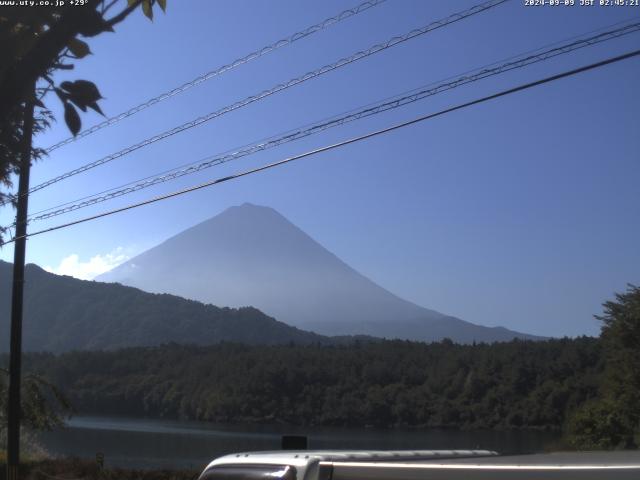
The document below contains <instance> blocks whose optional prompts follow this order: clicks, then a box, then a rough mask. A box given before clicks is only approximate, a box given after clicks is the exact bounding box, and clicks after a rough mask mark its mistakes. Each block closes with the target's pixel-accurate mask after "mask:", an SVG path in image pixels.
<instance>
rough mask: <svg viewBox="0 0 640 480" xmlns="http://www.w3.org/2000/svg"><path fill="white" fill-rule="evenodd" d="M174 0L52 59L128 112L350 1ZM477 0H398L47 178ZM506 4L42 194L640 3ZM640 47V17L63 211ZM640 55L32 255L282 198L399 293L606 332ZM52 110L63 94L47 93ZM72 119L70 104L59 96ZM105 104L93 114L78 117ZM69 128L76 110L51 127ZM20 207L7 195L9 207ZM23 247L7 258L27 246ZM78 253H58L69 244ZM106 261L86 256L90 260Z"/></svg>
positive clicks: (119, 253) (627, 234)
mask: <svg viewBox="0 0 640 480" xmlns="http://www.w3.org/2000/svg"><path fill="white" fill-rule="evenodd" d="M356 3H357V2H347V1H323V2H315V1H277V2H258V1H251V2H249V1H219V2H210V1H196V0H193V1H190V2H178V1H175V0H173V1H170V2H169V7H168V11H167V14H166V15H161V14H159V12H157V13H156V18H155V19H154V22H153V23H151V22H149V21H148V20H146V18H144V17H143V16H142V14H141V13H140V12H136V14H134V15H132V16H131V17H130V18H129V19H128V20H127V21H126V22H124V23H122V24H121V25H120V26H119V27H118V28H117V31H116V33H115V34H110V35H102V36H100V37H97V38H95V39H90V46H91V49H92V51H93V53H94V54H93V55H92V56H90V57H87V58H86V59H83V60H82V61H80V62H78V64H77V67H76V69H75V71H73V72H71V73H68V72H64V74H61V75H60V76H59V77H58V78H59V79H60V80H63V79H78V78H86V79H90V80H93V81H95V82H96V83H97V84H98V86H99V88H100V90H101V92H102V94H103V96H104V97H105V99H104V100H103V101H102V103H101V105H102V108H103V110H104V111H105V113H106V114H107V115H113V114H117V113H119V112H121V111H122V110H125V109H127V108H129V107H130V106H133V105H135V104H137V103H140V102H141V101H144V100H146V99H148V98H150V97H152V96H155V95H157V94H159V93H161V92H164V91H166V90H168V89H171V88H173V87H174V86H177V85H179V84H181V83H183V82H185V81H188V80H190V79H191V78H193V77H196V76H198V75H200V74H202V73H204V72H206V71H209V70H212V69H214V68H216V67H218V66H221V65H223V64H226V63H228V62H230V61H233V60H234V59H236V58H239V57H241V56H244V55H245V54H247V53H249V52H251V51H253V50H255V49H256V48H259V47H261V46H264V45H266V44H268V43H271V42H273V41H275V40H277V39H279V38H282V37H283V36H286V35H288V34H290V33H293V32H295V31H298V30H300V29H302V28H304V27H306V26H308V25H312V24H314V23H317V22H318V21H320V20H322V19H324V18H326V17H329V16H332V15H334V14H335V13H337V12H339V11H340V10H343V9H345V8H348V7H350V6H353V5H355V4H356ZM475 3H477V2H469V1H463V0H460V1H447V2H445V1H438V2H436V1H417V0H416V1H410V0H389V1H388V2H386V3H384V4H382V5H381V6H379V7H376V8H373V9H371V10H369V11H367V12H366V13H363V14H361V15H358V16H356V17H353V18H350V19H348V20H346V21H344V22H341V23H339V24H337V25H334V26H332V27H331V28H329V29H327V30H326V31H323V32H321V33H318V34H316V35H313V36H312V37H310V38H307V39H304V40H301V41H299V42H296V43H295V44H293V45H291V46H288V47H286V48H283V49H280V50H279V51H277V52H274V53H272V54H269V55H266V56H264V57H262V58H260V59H258V60H256V61H254V62H251V63H250V64H248V65H244V66H241V67H239V68H237V69H235V70H233V71H231V72H228V73H226V74H224V75H222V76H220V77H217V78H214V79H213V80H210V81H208V82H206V83H204V84H202V85H199V86H197V87H195V88H193V89H191V90H189V91H188V92H186V93H184V94H182V95H179V96H177V97H175V98H173V99H170V100H168V101H165V102H163V103H161V104H160V105H156V106H155V107H152V108H150V109H147V110H146V111H144V112H142V113H140V114H138V115H136V116H134V117H132V118H130V119H127V120H124V121H122V122H120V123H119V124H118V125H116V126H114V127H112V128H108V129H104V130H102V131H100V132H99V133H96V134H94V135H92V136H90V137H87V138H85V139H81V140H79V141H78V142H75V143H74V144H72V145H68V146H65V147H63V148H60V149H58V150H56V151H55V152H53V153H52V154H51V156H50V157H49V158H47V159H45V160H44V161H42V162H40V163H38V164H36V165H35V166H34V168H33V170H32V182H31V184H32V185H35V184H37V183H40V182H42V181H44V180H47V179H49V178H51V177H53V176H56V175H59V174H61V173H63V172H66V171H68V170H70V169H72V168H74V167H77V166H79V165H82V164H84V163H87V162H89V161H92V160H96V159H98V158H100V157H102V156H104V155H106V154H109V153H111V152H114V151H117V150H119V149H121V148H124V147H126V146H128V145H131V144H133V143H136V142H138V141H140V140H142V139H144V138H147V137H149V136H151V135H154V134H156V133H159V132H161V131H164V130H166V129H168V128H171V127H173V126H175V125H178V124H180V123H182V122H184V121H187V120H190V119H192V118H194V117H196V116H200V115H203V114H205V113H208V112H210V111H213V110H217V109H218V108H221V107H224V106H225V105H228V104H231V103H233V102H235V101H237V100H240V99H243V98H245V97H247V96H249V95H252V94H255V93H258V92H260V91H262V90H264V89H266V88H270V87H271V86H273V85H275V84H277V83H280V82H282V81H286V80H289V79H291V78H293V77H296V76H299V75H300V74H303V73H305V72H307V71H310V70H313V69H315V68H317V67H319V66H322V65H324V64H327V63H332V62H333V61H335V60H337V59H339V58H342V57H344V56H347V55H350V54H351V53H353V52H355V51H357V50H361V49H364V48H367V47H369V46H370V45H373V44H375V43H378V42H380V41H384V40H386V39H388V38H389V37H391V36H393V35H396V34H401V33H404V32H407V31H409V30H410V29H412V28H416V27H421V26H423V25H425V24H427V23H429V22H431V21H433V20H437V19H440V18H442V17H445V16H448V15H449V14H451V13H453V12H456V11H460V10H463V9H466V8H469V7H470V6H472V5H474V4H475ZM523 3H524V2H521V1H517V0H514V1H512V2H509V3H508V4H506V5H503V6H500V7H497V8H495V9H493V10H490V11H488V12H485V13H482V14H479V15H476V16H474V17H472V18H469V19H466V20H463V21H461V22H458V23H456V24H454V25H451V26H449V27H446V28H443V29H440V30H437V31H434V32H432V33H429V34H427V35H424V36H422V37H420V38H418V39H415V40H412V41H410V42H407V43H405V44H403V45H400V46H397V47H395V48H392V49H389V50H387V51H385V52H382V53H379V54H377V55H374V56H372V57H370V58H368V59H364V60H361V61H360V62H357V63H356V64H353V65H350V66H347V67H345V68H342V69H340V70H338V71H335V72H332V73H329V74H327V75H324V76H323V77H321V78H318V79H315V80H313V81H310V82H307V83H305V84H303V85H299V86H296V87H294V88H292V89H290V90H288V91H287V92H284V93H280V94H277V95H274V96H272V97H270V98H268V99H265V100H263V101H261V102H258V103H255V104H253V105H250V106H248V107H246V108H242V109H240V110H238V111H235V112H233V113H230V114H228V115H225V116H224V117H222V118H219V119H216V120H213V121H212V122H209V123H207V124H205V125H203V126H200V127H198V128H194V129H192V130H190V131H188V132H185V133H183V134H180V135H176V136H174V137H172V138H170V139H167V140H165V141H162V142H158V143H156V144H154V145H152V146H149V147H147V148H144V149H142V150H140V151H138V152H135V153H133V154H131V155H128V156H126V157H124V158H121V159H119V160H116V161H114V162H112V163H111V164H109V165H107V166H103V167H99V168H96V169H94V170H92V171H91V172H88V173H86V174H83V175H79V176H77V177H74V178H72V179H69V180H67V181H64V182H60V183H58V184H56V185H54V186H52V187H50V188H48V189H46V190H43V191H41V192H38V193H35V194H33V195H32V197H31V199H30V211H31V212H35V211H38V210H41V209H44V208H48V207H50V206H53V205H56V204H58V203H62V202H65V201H68V200H74V199H76V198H78V197H82V196H84V195H89V194H91V193H94V192H97V191H100V190H104V189H107V188H110V187H113V186H118V185H120V184H123V183H127V182H129V181H132V180H136V179H138V178H141V177H144V176H147V175H151V174H153V173H156V172H160V171H163V170H166V169H168V168H172V167H174V166H178V165H181V164H184V163H187V162H190V161H194V160H198V159H200V158H202V157H205V156H207V155H211V154H215V153H220V152H224V151H227V150H230V149H233V148H235V147H238V146H242V145H244V144H247V143H251V142H253V141H255V140H259V139H261V138H263V137H267V136H271V135H274V134H277V133H280V132H283V131H286V130H288V129H291V128H294V127H297V126H299V125H302V124H306V123H309V122H312V121H315V120H319V119H322V118H325V117H328V116H332V115H334V114H337V113H340V112H344V111H347V110H350V109H353V108H356V107H359V106H361V105H365V104H368V103H371V102H374V101H378V100H380V99H383V98H385V97H388V96H390V95H395V94H398V93H401V92H404V91H406V90H409V89H413V88H416V87H420V86H422V85H425V84H428V83H431V82H435V81H438V80H441V79H444V78H447V77H450V76H452V75H457V74H460V73H463V72H465V71H467V70H469V69H472V68H475V67H480V66H483V65H485V64H488V63H492V62H495V61H499V60H502V59H504V58H506V57H510V56H512V55H516V54H519V53H522V52H525V51H528V50H531V49H534V48H538V47H541V46H543V45H546V44H549V43H552V42H556V41H559V40H563V39H566V38H569V37H573V36H575V35H579V34H582V33H585V32H588V31H591V30H594V29H596V28H600V27H603V26H606V25H610V24H613V23H615V22H619V21H622V20H629V19H632V18H634V17H637V16H638V15H640V8H632V7H625V8H622V7H616V8H606V7H598V6H595V7H581V6H579V5H576V6H574V7H525V6H524V5H523ZM639 46H640V35H639V34H633V35H630V36H626V37H624V38H622V39H618V40H614V41H612V42H607V43H605V44H603V45H599V46H595V47H590V48H588V49H583V50H581V51H578V52H574V53H572V54H569V55H565V56H561V57H558V58H556V59H553V60H550V61H547V62H545V63H543V64H539V65H534V66H532V67H528V68H525V69H521V70H518V71H514V72H510V73H507V74H504V75H501V76H498V77H493V78H491V79H487V80H484V81H481V82H476V83H474V84H472V85H467V86H465V87H460V88H457V89H455V90H452V91H450V92H447V93H444V94H441V95H437V96H435V97H431V98H430V99H428V100H425V101H422V102H419V103H416V104H414V105H412V106H409V107H405V108H402V109H399V110H396V111H393V112H388V113H385V114H382V115H378V116H376V117H373V118H369V119H366V120H362V121H359V122H356V123H353V124H350V125H347V126H345V127H341V128H337V129H333V130H331V131H328V132H325V133H323V134H321V135H317V136H313V137H311V138H308V139H305V140H301V141H298V142H294V143H291V144H288V145H286V146H283V147H279V148H277V149H272V150H269V151H267V152H262V153H260V154H258V155H253V156H251V157H245V158H243V159H241V160H238V161H235V162H231V163H229V164H227V165H225V166H221V167H215V168H212V169H209V170H206V171H204V172H201V173H199V174H197V175H192V176H188V177H184V178H182V179H180V180H177V181H173V182H169V183H166V184H164V185H161V186H157V187H154V188H151V189H147V190H144V191H142V192H138V193H136V194H134V195H129V196H126V197H123V198H120V199H118V200H114V201H111V202H108V203H103V204H101V205H99V206H96V207H93V208H87V209H84V210H80V211H78V212H76V213H74V214H70V215H65V216H60V217H57V218H55V219H52V220H50V221H43V222H38V223H37V224H36V223H34V224H33V225H32V226H31V227H30V228H31V229H32V230H36V229H38V230H39V229H41V228H45V227H48V226H53V225H56V224H58V223H60V222H62V221H68V220H72V219H75V218H80V217H83V216H85V215H88V214H90V213H97V212H99V211H102V210H105V209H107V208H113V207H116V206H120V205H125V204H127V203H130V202H133V201H136V200H142V199H145V198H147V197H150V196H152V195H155V194H160V193H164V192H169V191H173V190H176V189H178V188H181V187H185V186H188V185H192V184H195V183H199V182H201V181H204V180H206V179H210V178H215V177H218V176H223V175H227V174H230V173H232V172H235V171H238V170H241V169H245V168H249V167H252V166H257V165H260V164H264V163H267V162H269V161H274V160H277V159H280V158H283V157H284V156H287V155H290V154H294V153H299V152H303V151H305V150H309V149H312V148H315V147H319V146H322V145H325V144H328V143H331V142H335V141H338V140H341V139H345V138H348V137H351V136H354V135H358V134H362V133H365V132H367V131H369V130H373V129H376V128H381V127H384V126H386V125H390V124H391V123H394V122H398V121H401V120H405V119H409V118H412V117H414V116H418V115H421V114H424V113H427V112H433V111H436V110H439V109H442V108H446V107H447V106H450V105H453V104H456V103H461V102H464V101H468V100H471V99H474V98H476V97H479V96H482V95H486V94H489V93H493V92H495V91H498V90H499V89H502V88H507V87H509V86H513V85H516V84H518V83H522V82H524V81H529V80H532V79H537V78H539V77H542V76H545V75H550V74H552V73H556V72H559V71H562V70H566V69H569V68H572V67H576V66H579V65H582V64H585V63H589V62H593V61H596V60H598V59H602V58H605V57H609V56H613V55H615V54H620V53H623V52H626V51H629V50H632V49H637V48H638V47H639ZM639 85H640V60H638V59H634V60H629V61H626V62H623V63H619V64H616V65H613V66H609V67H605V68H602V69H600V70H597V71H593V72H589V73H586V74H583V75H581V76H578V77H574V78H570V79H565V80H561V81H558V82H554V83H552V84H549V85H546V86H544V87H540V88H538V89H535V90H529V91H526V92H522V93H518V94H515V95H511V96H508V97H505V98H502V99H499V100H496V101H494V102H491V103H487V104H483V105H479V106H476V107H472V108H470V109H465V110H463V111H459V112H455V113H452V114H450V115H446V116H443V117H440V118H437V119H434V120H432V121H428V122H426V123H422V124H419V125H416V126H413V127H409V128H406V129H402V130H401V131H397V132H395V133H391V134H388V135H385V136H383V137H378V138H376V139H372V140H370V141H367V142H365V143H359V144H357V145H351V146H348V147H345V148H343V149H340V150H336V151H333V152H329V153H326V154H322V155H318V156H316V157H313V158H308V159H306V160H303V161H300V162H298V163H295V164H290V165H287V166H285V167H282V168H279V169H275V170H271V171H269V172H265V173H261V174H257V175H253V176H250V177H245V178H243V179H241V180H238V181H234V182H229V183H226V184H224V185H221V186H218V187H214V188H211V189H207V190H204V191H199V192H197V193H193V194H190V195H186V196H183V197H181V198H176V199H173V200H168V201H165V202H161V203H159V204H155V205H152V206H147V207H143V208H141V209H137V210H133V211H130V212H126V213H123V214H119V215H116V216H112V217H109V218H105V219H102V220H98V221H95V222H90V223H86V224H83V225H79V226H75V227H71V228H68V229H64V230H60V231H57V232H54V233H50V234H46V235H41V236H37V237H33V238H32V239H30V240H29V242H28V247H27V259H28V261H29V262H34V263H37V264H39V265H41V266H48V267H51V268H52V269H54V270H57V271H66V272H73V273H74V274H76V275H78V276H85V277H90V276H91V275H92V274H93V273H95V272H97V271H99V270H101V269H104V268H107V266H108V265H111V264H114V263H116V262H117V261H122V260H124V259H126V258H127V257H130V256H132V255H135V254H137V253H140V252H142V251H144V250H145V249H147V248H149V247H151V246H153V245H155V244H157V243H159V242H161V241H162V240H164V239H166V238H167V237H169V236H171V235H173V234H175V233H177V232H180V231H181V230H184V229H185V228H187V227H189V226H191V225H194V224H196V223H198V222H200V221H203V220H206V219H207V218H210V217H212V216H214V215H216V214H218V213H219V212H221V211H223V210H224V209H226V208H228V207H229V206H232V205H237V204H240V203H243V202H252V203H256V204H260V205H268V206H271V207H273V208H275V209H277V210H278V211H280V212H281V213H282V214H283V215H285V216H286V217H287V218H289V219H290V220H291V221H292V222H293V223H295V224H296V225H298V226H299V227H300V228H302V229H303V230H305V231H306V232H307V233H309V234H310V235H311V236H312V237H314V238H315V239H316V240H318V241H319V242H320V243H321V244H323V245H324V246H325V247H326V248H328V249H329V250H331V251H332V252H333V253H335V254H336V255H338V256H339V257H341V258H342V259H343V260H344V261H346V262H347V263H349V264H350V265H351V266H353V267H354V268H356V269H357V270H359V271H360V272H362V273H363V274H365V275H366V276H368V277H370V278H371V279H373V280H374V281H376V282H378V283H379V284H380V285H382V286H384V287H386V288H387V289H389V290H391V291H392V292H394V293H396V294H398V295H400V296H402V297H404V298H407V299H409V300H411V301H414V302H416V303H418V304H421V305H424V306H426V307H428V308H433V309H436V310H439V311H442V312H445V313H448V314H451V315H455V316H458V317H460V318H463V319H465V320H468V321H471V322H474V323H479V324H483V325H492V326H493V325H504V326H507V327H509V328H512V329H516V330H520V331H524V332H529V333H535V334H542V335H579V334H595V333H597V332H598V324H597V322H596V321H595V320H594V319H593V318H592V315H593V314H597V313H600V312H601V306H600V305H601V303H602V302H603V301H604V300H606V299H609V298H611V297H612V295H613V293H614V292H616V291H622V290H624V288H625V285H626V284H627V283H635V284H638V283H640V252H639V249H638V245H640V221H639V218H640V189H639V188H638V184H639V180H640V158H639V157H640V135H639V134H638V133H639V131H638V130H639V123H638V112H639V111H640V94H639V90H638V87H639ZM50 103H51V104H52V105H54V106H55V107H56V113H59V109H58V108H57V105H56V100H54V99H52V100H51V102H50ZM59 117H60V118H61V116H59ZM99 121H100V117H99V116H98V115H97V114H87V115H84V116H83V122H84V125H85V126H90V125H93V124H95V123H97V122H99ZM66 136H68V131H67V129H66V127H65V126H64V124H63V122H62V121H59V122H58V123H57V124H56V125H54V127H53V128H52V129H51V130H50V131H48V132H47V133H45V134H43V135H41V136H40V137H38V138H37V139H36V143H37V144H38V145H40V146H48V145H50V144H52V143H54V142H56V141H58V140H61V139H63V138H65V137H66ZM12 215H13V213H12V212H11V211H10V210H8V209H4V210H3V211H2V212H0V220H2V221H3V222H4V223H7V222H8V221H10V220H11V218H12ZM12 255H13V253H12V248H11V247H5V248H4V249H3V250H2V252H0V257H1V258H2V259H5V260H10V261H11V259H12ZM63 261H64V262H66V263H64V264H63V267H64V266H65V265H66V269H65V268H62V269H60V266H61V262H63ZM92 262H93V263H92Z"/></svg>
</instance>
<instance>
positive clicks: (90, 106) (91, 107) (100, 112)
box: [87, 102, 104, 117]
mask: <svg viewBox="0 0 640 480" xmlns="http://www.w3.org/2000/svg"><path fill="white" fill-rule="evenodd" d="M87 107H89V108H90V109H92V110H94V111H96V112H98V113H99V114H100V115H102V116H103V117H104V113H102V110H101V109H100V107H99V106H98V103H97V102H93V103H89V104H87Z"/></svg>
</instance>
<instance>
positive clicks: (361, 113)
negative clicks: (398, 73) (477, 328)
mask: <svg viewBox="0 0 640 480" xmlns="http://www.w3.org/2000/svg"><path fill="white" fill-rule="evenodd" d="M639 30H640V22H637V23H634V24H629V25H625V26H622V27H619V28H617V29H614V30H610V31H606V32H603V33H599V34H597V35H592V36H591V37H588V38H582V39H579V40H576V41H573V42H571V43H566V44H562V45H560V46H557V47H555V48H552V49H548V50H544V51H542V52H539V51H538V53H535V54H532V55H527V56H525V55H526V54H521V55H520V56H516V57H510V58H511V61H508V62H505V63H502V64H496V63H493V64H491V65H489V66H486V67H481V68H479V69H476V70H472V71H470V72H467V73H466V74H464V75H462V76H460V77H457V78H455V79H454V80H452V81H448V82H446V81H441V82H440V83H432V84H429V85H428V87H429V88H423V89H422V90H417V89H414V90H412V91H411V92H409V93H408V94H406V95H403V96H401V97H398V96H396V97H395V98H393V97H392V98H390V99H389V98H387V99H385V100H383V101H380V102H378V103H376V104H370V105H368V106H367V107H364V108H363V107H361V108H360V109H357V110H352V111H350V112H348V113H347V114H343V115H341V116H334V117H332V118H331V119H326V120H323V121H320V122H316V123H314V124H311V125H306V126H304V127H299V128H298V129H294V130H289V131H288V132H286V133H284V134H280V135H279V136H274V137H271V138H269V139H265V140H262V141H259V142H257V143H254V144H250V145H248V146H245V147H242V148H240V149H237V150H235V151H231V152H230V153H226V154H217V155H215V156H212V157H207V158H205V159H203V160H200V161H199V162H193V163H190V164H188V165H185V166H183V167H178V168H175V169H171V170H168V171H165V172H162V173H160V174H156V175H155V176H153V175H152V176H148V177H145V178H143V179H140V180H137V181H135V182H130V183H128V184H126V185H123V186H121V187H116V188H112V189H109V190H105V191H103V192H100V193H97V194H94V195H89V196H87V197H83V198H80V199H77V200H73V201H70V202H66V203H63V204H61V205H57V206H54V207H50V208H48V209H45V210H42V211H39V212H36V213H34V214H33V215H32V216H31V218H30V220H29V221H30V222H33V221H38V220H46V219H48V218H52V217H56V216H59V215H63V214H65V213H69V212H72V211H75V210H78V209H81V208H85V207H89V206H92V205H96V204H98V203H102V202H105V201H107V200H112V199H114V198H117V197H121V196H123V195H128V194H130V193H134V192H137V191H139V190H143V189H145V188H149V187H152V186H154V185H158V184H161V183H164V182H167V181H170V180H174V179H176V178H180V177H183V176H186V175H190V174H193V173H197V172H200V171H202V170H205V169H207V168H211V167H213V166H217V165H221V164H223V163H227V162H229V161H232V160H237V159H239V158H242V157H245V156H247V155H251V154H254V153H257V152H260V151H264V150H267V149H270V148H274V147H277V146H280V145H283V144H285V143H289V142H292V141H295V140H299V139H301V138H305V137H308V136H311V135H314V134H317V133H320V132H323V131H325V130H328V129H330V128H333V127H337V126H341V125H344V124H345V123H349V122H352V121H356V120H360V119H362V118H366V117H369V116H373V115H377V114H379V113H382V112H386V111H389V110H393V109H396V108H399V107H402V106H405V105H408V104H411V103H414V102H417V101H419V100H423V99H425V98H427V97H430V96H433V95H437V94H439V93H442V92H444V91H448V90H452V89H454V88H457V87H459V86H461V85H466V84H468V83H472V82H475V81H478V80H482V79H485V78H488V77H491V76H494V75H498V74H501V73H504V72H508V71H511V70H515V69H517V68H523V67H525V66H529V65H532V64H534V63H538V62H542V61H545V60H548V59H550V58H554V57H556V56H559V55H563V54H566V53H569V52H572V51H575V50H578V49H581V48H584V47H587V46H591V45H596V44H599V43H602V42H605V41H609V40H613V39H615V38H619V37H621V36H624V35H628V34H630V33H634V32H637V31H639ZM527 53H529V52H527Z"/></svg>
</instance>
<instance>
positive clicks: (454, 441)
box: [40, 416, 558, 470]
mask: <svg viewBox="0 0 640 480" xmlns="http://www.w3.org/2000/svg"><path fill="white" fill-rule="evenodd" d="M283 434H299V435H300V434H302V435H307V437H308V441H309V448H310V449H325V448H330V449H380V450H383V449H387V450H391V449H395V450H407V449H410V450H418V449H420V450H422V449H427V450H428V449H472V448H481V449H487V450H496V451H498V452H500V453H529V452H539V451H542V450H543V449H544V447H545V445H548V444H549V443H551V442H553V441H554V440H556V439H557V438H558V434H557V433H553V432H537V431H471V432H460V431H455V430H434V429H430V430H408V429H393V430H382V429H373V428H338V427H309V428H297V427H284V426H279V425H224V424H214V423H206V422H194V421H170V420H148V419H131V418H123V417H92V416H77V417H74V418H72V419H71V420H69V422H68V424H67V426H66V427H65V428H63V429H59V430H56V431H53V432H46V433H43V434H42V435H41V436H40V441H41V443H42V445H43V446H44V447H45V449H46V450H47V451H48V452H50V453H51V454H53V455H61V456H76V457H80V458H95V456H96V453H97V452H101V453H103V454H104V457H105V465H106V466H109V467H115V466H118V467H135V468H193V469H197V470H198V469H201V468H203V467H204V466H205V465H206V464H207V463H209V462H210V461H211V460H213V459H214V458H216V457H219V456H221V455H225V454H227V453H233V452H242V451H252V450H278V449H279V448H280V438H281V435H283Z"/></svg>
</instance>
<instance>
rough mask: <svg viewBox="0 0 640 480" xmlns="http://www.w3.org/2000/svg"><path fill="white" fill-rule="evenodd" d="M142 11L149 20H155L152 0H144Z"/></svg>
mask: <svg viewBox="0 0 640 480" xmlns="http://www.w3.org/2000/svg"><path fill="white" fill-rule="evenodd" d="M142 13H144V14H145V16H146V17H147V18H148V19H149V20H153V8H151V0H142Z"/></svg>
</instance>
